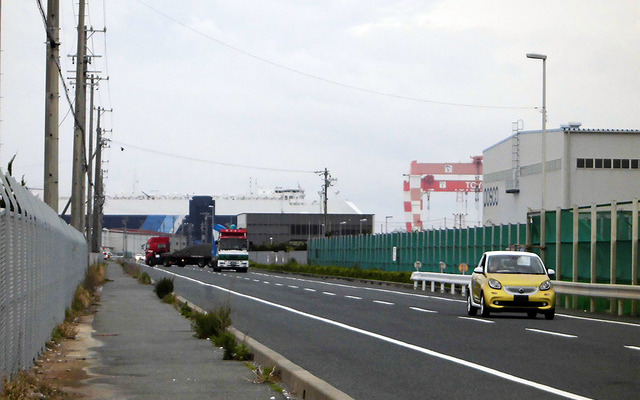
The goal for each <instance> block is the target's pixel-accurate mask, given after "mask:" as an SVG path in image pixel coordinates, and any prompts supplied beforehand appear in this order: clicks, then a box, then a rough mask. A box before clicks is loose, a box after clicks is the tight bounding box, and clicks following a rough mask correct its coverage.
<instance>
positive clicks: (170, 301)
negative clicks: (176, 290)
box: [162, 293, 178, 306]
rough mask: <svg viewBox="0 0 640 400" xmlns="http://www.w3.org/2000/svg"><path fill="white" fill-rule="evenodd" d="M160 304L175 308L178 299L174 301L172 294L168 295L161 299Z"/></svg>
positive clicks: (174, 297)
mask: <svg viewBox="0 0 640 400" xmlns="http://www.w3.org/2000/svg"><path fill="white" fill-rule="evenodd" d="M162 302H163V303H167V304H172V305H173V306H175V305H176V304H177V303H178V299H176V296H175V295H174V294H173V293H169V294H168V295H166V296H164V297H163V298H162Z"/></svg>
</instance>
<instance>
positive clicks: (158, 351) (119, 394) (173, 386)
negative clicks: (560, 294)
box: [90, 262, 286, 400]
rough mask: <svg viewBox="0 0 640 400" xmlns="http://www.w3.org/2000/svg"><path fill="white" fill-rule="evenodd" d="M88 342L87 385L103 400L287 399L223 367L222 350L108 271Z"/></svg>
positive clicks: (149, 292)
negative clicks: (92, 361) (92, 342)
mask: <svg viewBox="0 0 640 400" xmlns="http://www.w3.org/2000/svg"><path fill="white" fill-rule="evenodd" d="M107 279H109V280H110V281H109V282H107V283H105V285H104V288H103V291H102V300H101V303H100V307H99V311H98V312H97V314H96V315H95V318H94V321H93V329H94V332H93V337H94V338H95V339H96V340H98V341H99V342H101V345H99V346H97V347H95V348H92V349H91V350H92V351H93V352H94V356H95V357H96V359H97V362H96V363H95V365H94V366H93V367H91V368H90V372H91V373H92V374H94V375H95V376H96V377H95V378H93V379H91V383H90V384H91V385H92V386H94V387H96V388H99V389H101V390H100V393H103V394H101V395H99V396H98V397H93V398H96V399H97V398H100V399H219V400H236V399H237V400H253V399H256V400H261V399H264V400H269V399H279V400H280V399H286V397H285V396H284V395H282V394H279V393H277V392H275V391H274V390H273V389H271V388H270V387H269V386H268V385H264V384H255V383H252V382H250V381H249V380H252V379H253V378H255V375H254V374H253V373H252V372H251V371H250V370H249V368H247V367H246V366H245V365H244V364H243V363H240V362H236V361H223V360H222V350H220V349H218V348H216V347H214V346H213V344H212V343H211V342H210V341H209V340H201V339H196V338H195V337H194V336H193V331H192V330H191V323H190V321H188V320H187V319H185V318H184V317H183V316H181V315H180V313H178V312H177V311H176V310H174V309H173V307H172V306H170V305H168V304H164V303H162V302H161V301H160V300H159V299H158V297H157V296H156V295H155V293H154V292H153V287H152V286H148V285H141V284H139V283H138V282H137V280H135V279H133V278H131V277H129V276H128V275H125V274H124V272H123V271H122V269H121V267H120V266H119V265H117V264H115V263H113V262H109V263H108V267H107Z"/></svg>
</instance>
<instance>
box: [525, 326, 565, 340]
mask: <svg viewBox="0 0 640 400" xmlns="http://www.w3.org/2000/svg"><path fill="white" fill-rule="evenodd" d="M525 330H527V331H529V332H536V333H544V334H546V335H553V336H560V337H565V338H570V339H575V338H577V336H575V335H568V334H566V333H559V332H551V331H543V330H542V329H534V328H526V329H525Z"/></svg>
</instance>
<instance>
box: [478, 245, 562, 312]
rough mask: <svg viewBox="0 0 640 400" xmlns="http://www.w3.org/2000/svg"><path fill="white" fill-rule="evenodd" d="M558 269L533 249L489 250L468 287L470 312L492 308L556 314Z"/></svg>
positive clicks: (486, 310)
mask: <svg viewBox="0 0 640 400" xmlns="http://www.w3.org/2000/svg"><path fill="white" fill-rule="evenodd" d="M554 276H555V271H554V270H552V269H549V270H547V268H546V267H545V266H544V264H543V263H542V260H541V259H540V257H538V255H537V254H534V253H525V252H520V251H487V252H485V253H484V254H483V255H482V258H481V259H480V263H479V264H478V266H477V267H476V268H475V269H474V270H473V274H472V275H471V283H470V284H469V290H467V313H468V314H469V315H476V314H477V313H478V311H480V314H481V315H482V316H483V317H488V316H489V315H490V314H491V313H492V312H503V311H509V312H526V313H527V315H528V316H529V318H535V317H536V315H537V313H539V312H540V313H542V314H544V317H545V318H546V319H553V317H554V316H555V309H556V308H555V304H556V293H555V291H554V290H553V285H552V283H551V278H553V277H554Z"/></svg>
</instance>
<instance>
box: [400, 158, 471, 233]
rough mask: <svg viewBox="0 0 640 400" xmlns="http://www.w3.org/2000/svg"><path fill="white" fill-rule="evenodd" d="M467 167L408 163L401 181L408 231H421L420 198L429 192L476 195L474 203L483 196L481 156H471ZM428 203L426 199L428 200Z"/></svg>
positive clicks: (446, 164)
mask: <svg viewBox="0 0 640 400" xmlns="http://www.w3.org/2000/svg"><path fill="white" fill-rule="evenodd" d="M471 159H472V162H470V163H419V162H417V161H412V162H411V168H410V171H409V175H408V180H405V181H404V211H405V217H406V223H407V231H408V232H412V231H421V230H422V229H423V226H422V211H423V209H424V205H423V201H422V196H423V195H424V194H425V193H426V194H427V196H428V195H429V194H430V193H431V192H455V193H476V203H477V202H479V201H480V195H479V193H480V192H482V156H472V157H471ZM427 201H428V199H427Z"/></svg>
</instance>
